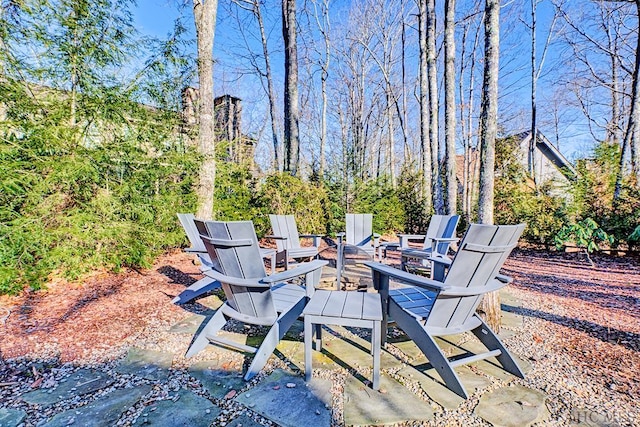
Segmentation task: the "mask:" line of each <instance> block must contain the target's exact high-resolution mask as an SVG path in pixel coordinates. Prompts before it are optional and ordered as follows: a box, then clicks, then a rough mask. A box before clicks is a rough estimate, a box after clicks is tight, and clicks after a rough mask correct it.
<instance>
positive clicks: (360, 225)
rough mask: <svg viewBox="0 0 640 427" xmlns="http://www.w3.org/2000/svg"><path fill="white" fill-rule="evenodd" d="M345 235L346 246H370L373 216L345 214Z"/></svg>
mask: <svg viewBox="0 0 640 427" xmlns="http://www.w3.org/2000/svg"><path fill="white" fill-rule="evenodd" d="M345 234H346V235H345V240H346V242H347V244H348V245H354V246H364V245H367V244H369V245H370V244H371V243H370V242H371V236H372V235H373V214H347V215H346V230H345Z"/></svg>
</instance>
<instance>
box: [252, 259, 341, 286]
mask: <svg viewBox="0 0 640 427" xmlns="http://www.w3.org/2000/svg"><path fill="white" fill-rule="evenodd" d="M327 264H329V262H328V261H321V260H315V261H311V262H303V263H302V264H300V265H298V266H296V267H295V268H292V269H291V270H285V271H281V272H280V273H276V274H272V275H271V276H267V277H264V278H262V279H260V282H261V283H275V282H284V281H287V280H289V279H293V278H294V277H298V276H302V275H304V274H307V273H310V272H312V271H314V270H317V269H319V268H322V267H324V266H325V265H327Z"/></svg>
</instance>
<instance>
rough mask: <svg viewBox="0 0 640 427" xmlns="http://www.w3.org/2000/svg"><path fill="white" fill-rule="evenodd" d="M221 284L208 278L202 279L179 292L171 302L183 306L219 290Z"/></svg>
mask: <svg viewBox="0 0 640 427" xmlns="http://www.w3.org/2000/svg"><path fill="white" fill-rule="evenodd" d="M221 287H222V284H221V283H220V282H218V281H217V280H214V279H212V278H210V277H204V278H202V279H200V280H198V281H197V282H195V283H192V284H191V285H190V286H189V287H188V288H187V289H185V290H184V291H182V292H180V295H178V296H177V297H175V298H174V299H173V300H172V301H171V302H172V303H174V304H184V303H185V302H188V301H191V300H192V299H194V298H197V297H199V296H200V295H202V294H204V293H207V292H209V291H212V290H214V289H218V288H221Z"/></svg>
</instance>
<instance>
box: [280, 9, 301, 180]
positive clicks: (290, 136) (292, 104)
mask: <svg viewBox="0 0 640 427" xmlns="http://www.w3.org/2000/svg"><path fill="white" fill-rule="evenodd" d="M282 35H283V38H284V147H285V155H284V157H285V158H284V170H285V171H286V172H289V173H290V174H291V175H293V176H296V175H297V174H298V166H299V165H300V142H299V139H298V121H299V116H300V113H299V108H298V48H297V43H296V0H282Z"/></svg>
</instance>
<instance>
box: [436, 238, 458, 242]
mask: <svg viewBox="0 0 640 427" xmlns="http://www.w3.org/2000/svg"><path fill="white" fill-rule="evenodd" d="M431 240H433V241H436V242H438V243H445V242H451V243H453V242H457V241H458V240H460V239H459V238H458V237H432V238H431Z"/></svg>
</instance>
